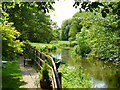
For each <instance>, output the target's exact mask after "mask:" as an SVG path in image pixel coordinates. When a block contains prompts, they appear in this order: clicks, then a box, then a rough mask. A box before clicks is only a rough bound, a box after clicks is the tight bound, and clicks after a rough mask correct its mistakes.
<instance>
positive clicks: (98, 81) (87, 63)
mask: <svg viewBox="0 0 120 90" xmlns="http://www.w3.org/2000/svg"><path fill="white" fill-rule="evenodd" d="M71 52H72V49H58V50H57V51H56V52H54V53H52V56H53V57H55V58H57V59H61V60H63V61H64V62H65V63H66V64H69V66H70V67H73V68H74V67H75V66H76V65H81V66H82V69H83V70H84V71H85V72H87V73H89V74H90V76H91V78H92V79H91V82H92V83H94V84H93V86H95V87H98V88H120V70H118V69H114V70H113V68H109V67H110V66H111V62H109V63H104V62H103V61H102V60H90V59H89V60H86V59H82V60H81V59H79V58H73V57H72V56H71ZM85 69H86V70H85Z"/></svg>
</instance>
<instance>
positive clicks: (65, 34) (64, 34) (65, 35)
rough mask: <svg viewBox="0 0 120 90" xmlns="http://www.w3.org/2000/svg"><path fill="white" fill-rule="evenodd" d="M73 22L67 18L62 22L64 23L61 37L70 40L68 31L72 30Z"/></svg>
mask: <svg viewBox="0 0 120 90" xmlns="http://www.w3.org/2000/svg"><path fill="white" fill-rule="evenodd" d="M71 23H72V20H71V19H67V20H64V21H63V22H62V25H61V30H62V34H61V39H62V40H68V38H69V35H68V33H69V30H70V25H71Z"/></svg>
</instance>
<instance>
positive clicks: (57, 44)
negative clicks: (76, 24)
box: [30, 41, 70, 51]
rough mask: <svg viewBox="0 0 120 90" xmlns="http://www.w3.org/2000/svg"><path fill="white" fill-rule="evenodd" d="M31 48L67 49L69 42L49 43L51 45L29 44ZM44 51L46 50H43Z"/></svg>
mask: <svg viewBox="0 0 120 90" xmlns="http://www.w3.org/2000/svg"><path fill="white" fill-rule="evenodd" d="M30 44H31V45H32V46H33V47H36V48H37V49H38V50H45V49H50V50H54V49H53V48H54V47H56V48H61V47H69V44H70V43H69V41H51V43H49V44H47V43H30ZM45 51H46V50H45Z"/></svg>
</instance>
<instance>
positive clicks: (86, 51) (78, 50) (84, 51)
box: [74, 45, 91, 57]
mask: <svg viewBox="0 0 120 90" xmlns="http://www.w3.org/2000/svg"><path fill="white" fill-rule="evenodd" d="M74 51H75V53H76V54H78V55H81V56H82V57H85V56H86V54H89V53H90V52H91V48H90V47H89V46H86V45H81V47H80V46H79V45H76V46H75V47H74Z"/></svg>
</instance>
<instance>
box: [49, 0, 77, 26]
mask: <svg viewBox="0 0 120 90" xmlns="http://www.w3.org/2000/svg"><path fill="white" fill-rule="evenodd" d="M73 4H74V0H59V1H55V4H53V7H54V9H55V11H53V12H50V13H49V14H50V16H51V19H52V20H53V21H54V22H57V24H58V26H59V27H61V24H62V21H63V20H65V19H69V18H72V16H73V15H74V14H75V13H76V12H77V11H79V8H77V9H76V8H75V7H73ZM54 14H55V16H54Z"/></svg>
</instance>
